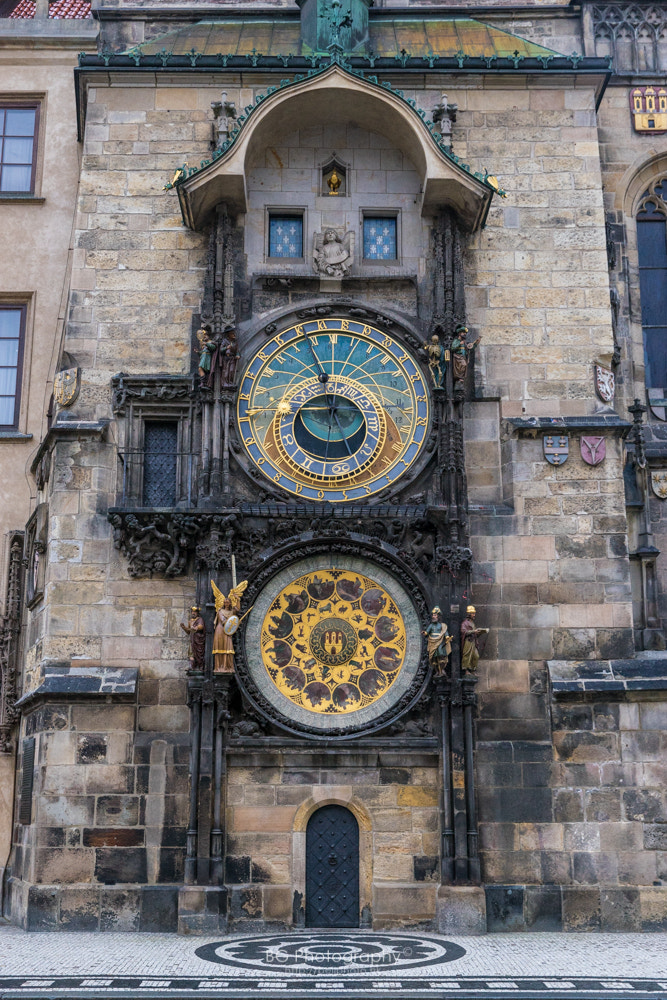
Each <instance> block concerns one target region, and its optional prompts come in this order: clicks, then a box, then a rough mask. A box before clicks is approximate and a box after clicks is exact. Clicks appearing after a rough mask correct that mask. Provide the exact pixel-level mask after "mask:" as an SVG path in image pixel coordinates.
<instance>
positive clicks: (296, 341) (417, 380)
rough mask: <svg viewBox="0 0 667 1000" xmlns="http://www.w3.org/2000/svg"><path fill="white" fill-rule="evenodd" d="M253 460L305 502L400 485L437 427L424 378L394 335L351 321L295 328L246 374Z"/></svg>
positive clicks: (245, 413)
mask: <svg viewBox="0 0 667 1000" xmlns="http://www.w3.org/2000/svg"><path fill="white" fill-rule="evenodd" d="M238 420H239V428H240V432H241V438H242V441H243V444H244V446H245V448H246V450H247V452H248V456H249V457H250V459H251V461H252V462H254V463H255V464H256V465H257V466H258V467H259V468H260V469H261V471H262V472H263V473H264V475H265V476H267V477H268V478H270V479H272V480H273V482H274V483H277V484H278V486H280V487H281V488H282V489H284V490H286V491H287V492H288V493H291V494H293V495H294V496H298V497H300V498H301V499H303V500H327V501H329V502H331V503H344V502H346V501H348V502H349V501H351V500H363V499H364V498H366V497H368V496H372V495H373V494H375V493H378V492H379V491H380V490H383V489H385V488H386V487H388V486H391V485H392V484H393V483H396V482H398V480H399V479H400V478H401V476H402V475H403V474H404V473H405V470H406V469H409V468H410V466H412V464H413V463H414V462H415V461H416V459H417V458H418V456H419V454H420V452H421V450H422V448H423V445H424V440H425V438H426V433H427V427H428V424H429V402H428V393H427V388H426V384H425V378H424V375H423V374H422V372H421V369H420V367H419V365H418V364H417V363H416V361H415V359H414V358H413V357H412V356H411V355H410V354H409V353H408V351H406V350H405V348H404V347H403V346H402V345H401V344H400V343H399V342H398V341H397V340H395V339H394V338H393V337H391V336H389V335H388V334H386V333H383V332H382V331H381V330H378V329H376V328H375V327H373V326H368V325H366V324H364V323H357V322H355V321H354V320H350V319H335V318H332V319H326V320H317V321H314V322H306V323H302V324H298V325H295V326H292V327H290V328H289V329H287V330H284V331H283V332H282V333H280V334H278V335H277V336H275V337H274V338H273V339H272V340H271V341H269V343H268V344H267V345H266V346H265V347H264V348H262V350H261V351H259V352H258V354H256V355H255V357H254V358H253V360H252V361H251V363H250V365H249V366H248V368H247V370H246V372H245V375H244V376H243V378H242V380H241V386H240V391H239V397H238Z"/></svg>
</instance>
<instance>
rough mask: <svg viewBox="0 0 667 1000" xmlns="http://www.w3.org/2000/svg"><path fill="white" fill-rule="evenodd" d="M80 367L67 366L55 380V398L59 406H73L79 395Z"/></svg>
mask: <svg viewBox="0 0 667 1000" xmlns="http://www.w3.org/2000/svg"><path fill="white" fill-rule="evenodd" d="M80 375H81V369H80V368H65V369H64V370H63V371H59V372H58V373H57V374H56V377H55V378H54V380H53V398H54V400H55V401H56V403H57V404H58V406H71V405H72V403H73V402H74V400H75V399H76V397H77V396H78V395H79V386H80Z"/></svg>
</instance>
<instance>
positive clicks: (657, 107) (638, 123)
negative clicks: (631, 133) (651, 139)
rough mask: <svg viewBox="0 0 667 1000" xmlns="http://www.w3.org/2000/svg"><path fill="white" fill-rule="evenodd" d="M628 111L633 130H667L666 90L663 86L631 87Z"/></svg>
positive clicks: (657, 131) (658, 131)
mask: <svg viewBox="0 0 667 1000" xmlns="http://www.w3.org/2000/svg"><path fill="white" fill-rule="evenodd" d="M630 111H631V112H632V121H633V124H634V126H635V132H656V133H660V132H667V90H665V88H664V87H657V88H656V87H633V89H632V90H631V91H630Z"/></svg>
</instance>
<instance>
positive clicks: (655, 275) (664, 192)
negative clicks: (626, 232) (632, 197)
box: [637, 177, 667, 390]
mask: <svg viewBox="0 0 667 1000" xmlns="http://www.w3.org/2000/svg"><path fill="white" fill-rule="evenodd" d="M637 251H638V254H639V290H640V294H641V308H642V328H643V331H644V352H645V356H646V385H647V387H648V388H656V389H657V388H659V389H666V390H667V177H662V178H660V179H659V180H657V181H656V182H654V183H653V184H652V185H651V187H650V188H649V189H648V190H647V191H645V192H644V194H643V196H642V199H641V201H640V203H639V211H638V213H637Z"/></svg>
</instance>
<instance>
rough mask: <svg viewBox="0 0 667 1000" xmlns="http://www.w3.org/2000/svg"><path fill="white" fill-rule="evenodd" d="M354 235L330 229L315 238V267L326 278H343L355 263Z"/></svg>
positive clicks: (341, 230)
mask: <svg viewBox="0 0 667 1000" xmlns="http://www.w3.org/2000/svg"><path fill="white" fill-rule="evenodd" d="M353 238H354V233H352V232H349V233H345V232H344V229H334V228H328V229H324V230H323V231H322V232H321V233H315V236H314V238H313V267H314V268H315V270H316V271H317V273H318V274H321V275H322V276H323V277H325V278H343V277H345V275H346V274H347V273H348V271H349V270H350V268H351V267H352V264H353V263H354V243H353Z"/></svg>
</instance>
